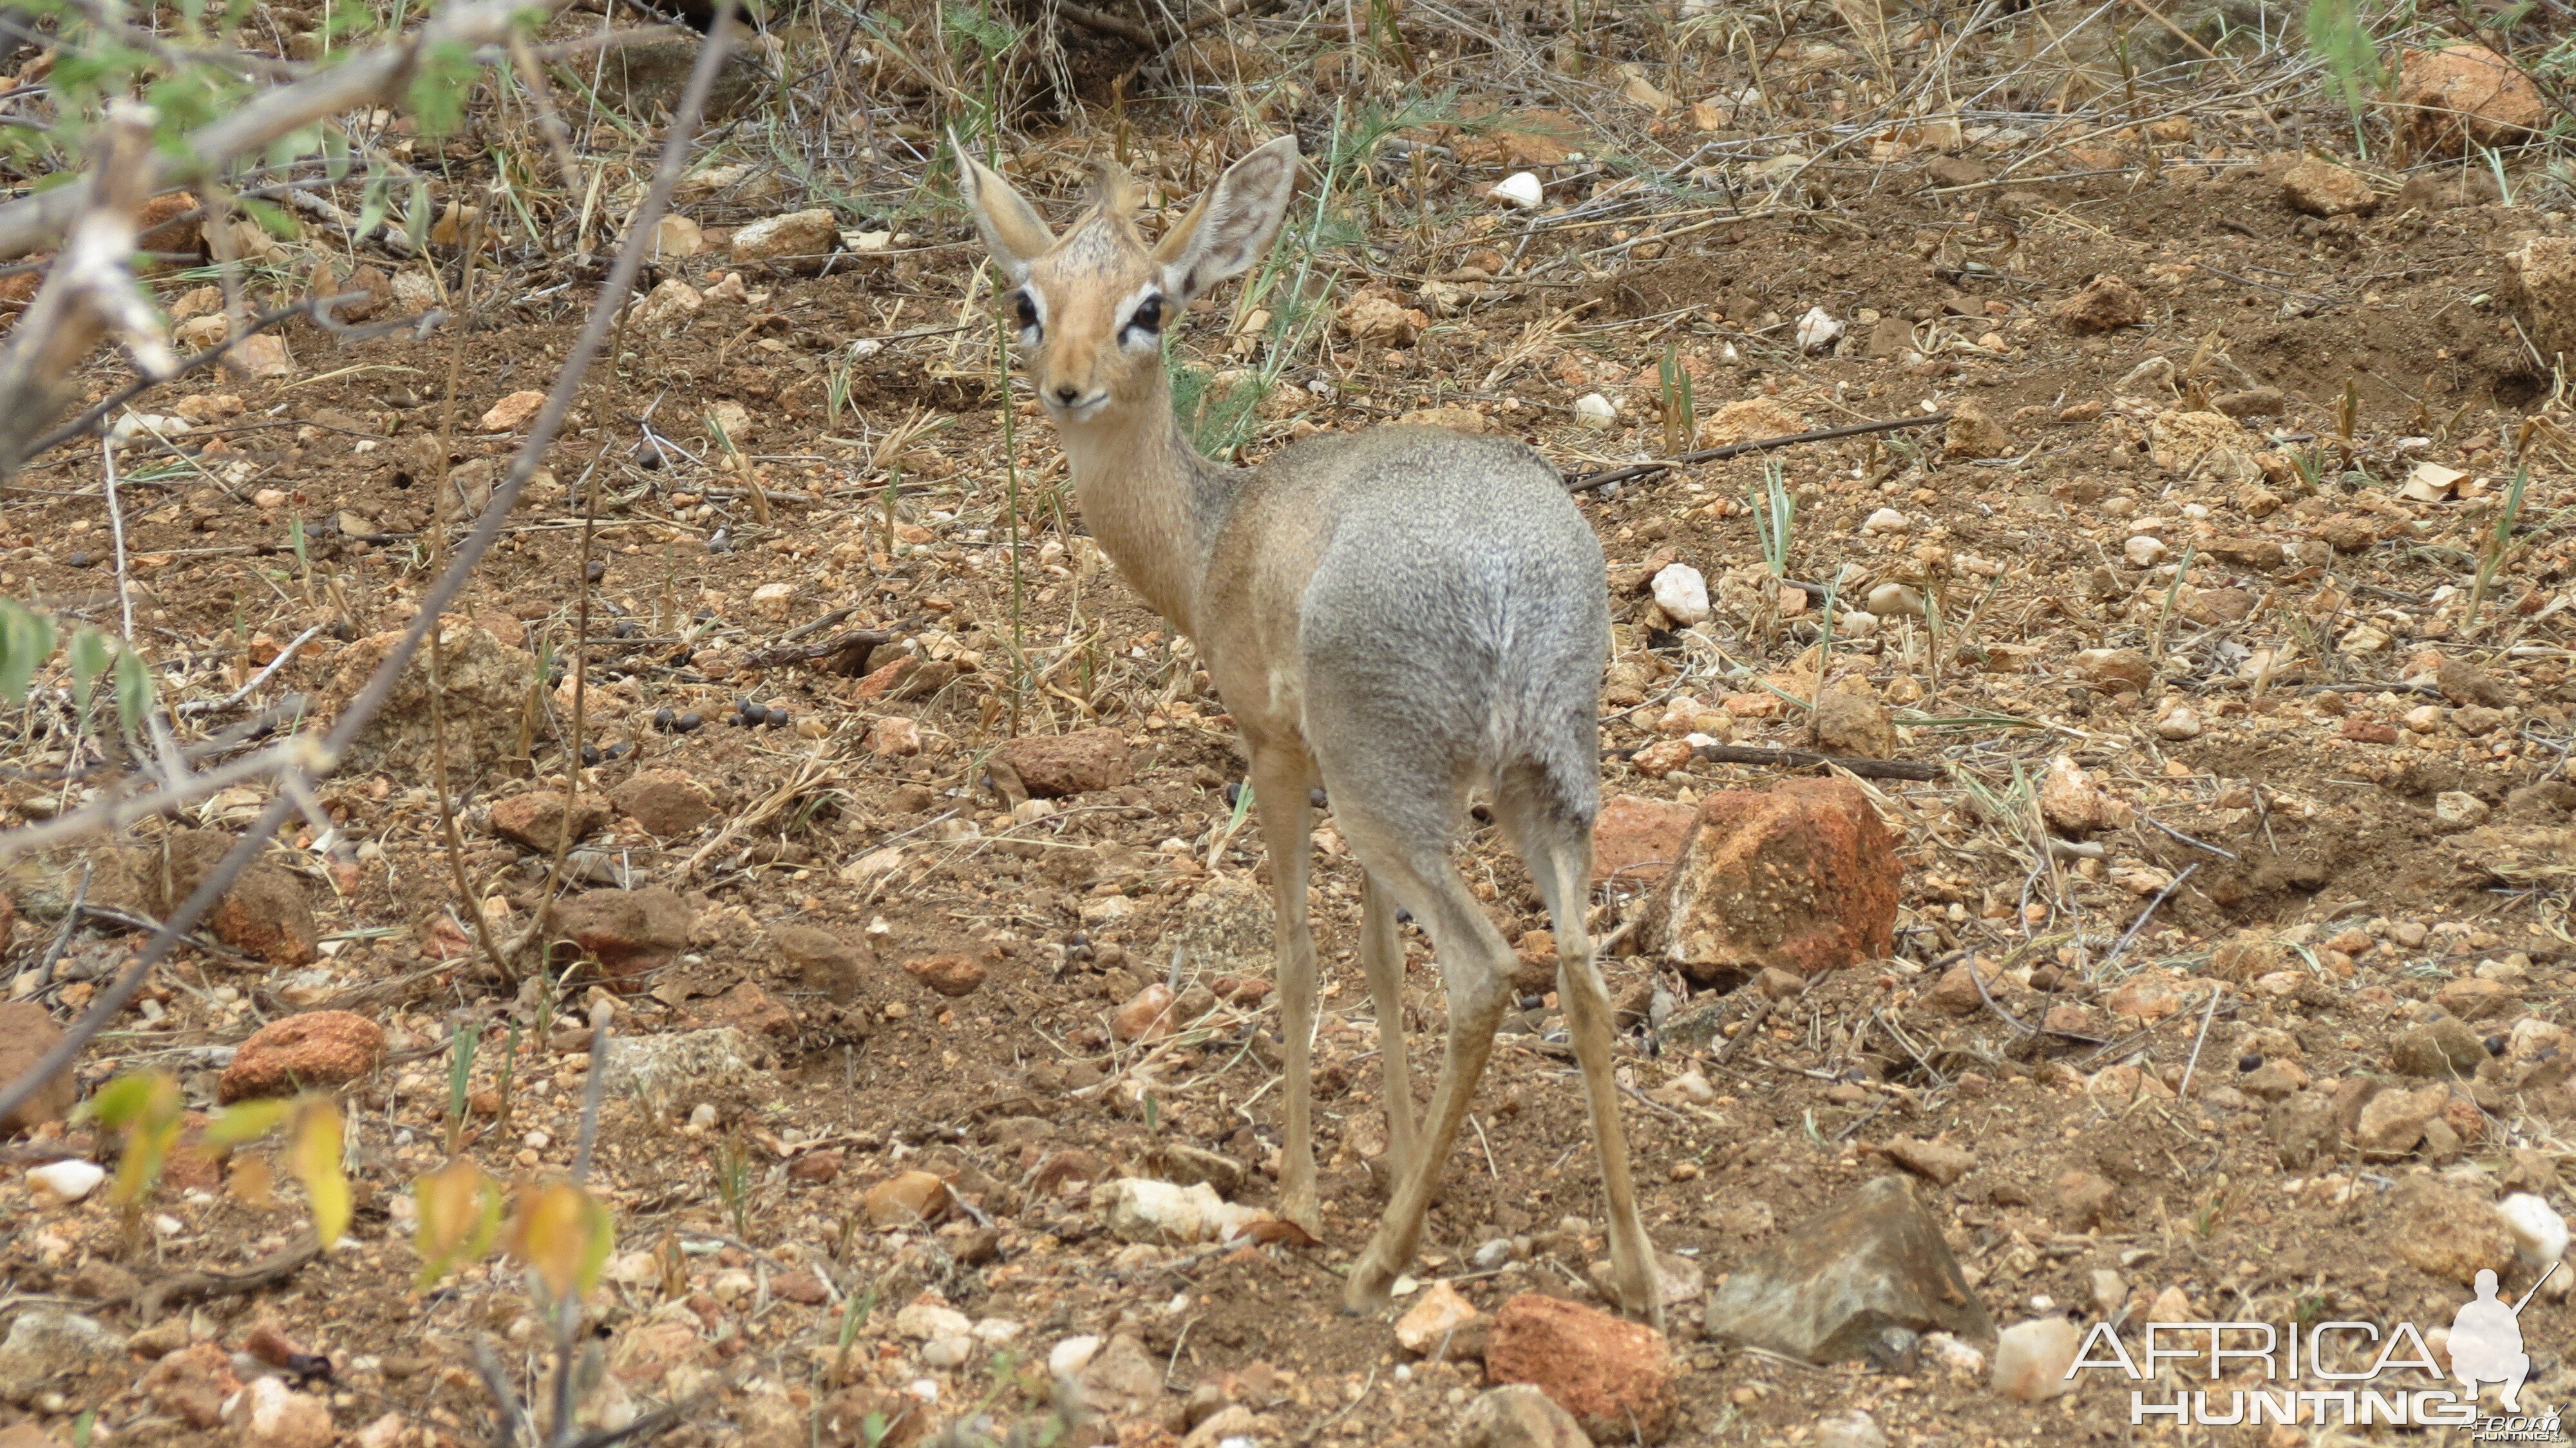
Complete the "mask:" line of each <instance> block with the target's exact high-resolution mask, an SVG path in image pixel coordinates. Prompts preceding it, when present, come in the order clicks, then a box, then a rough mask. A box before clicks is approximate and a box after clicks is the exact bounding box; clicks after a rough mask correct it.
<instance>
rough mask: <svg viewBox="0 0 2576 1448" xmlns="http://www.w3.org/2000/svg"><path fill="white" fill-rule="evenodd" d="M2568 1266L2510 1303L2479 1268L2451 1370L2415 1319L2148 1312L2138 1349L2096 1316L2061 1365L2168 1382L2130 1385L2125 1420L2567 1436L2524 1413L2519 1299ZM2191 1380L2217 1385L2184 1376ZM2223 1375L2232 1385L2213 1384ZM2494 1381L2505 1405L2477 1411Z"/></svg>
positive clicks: (2527, 1361)
mask: <svg viewBox="0 0 2576 1448" xmlns="http://www.w3.org/2000/svg"><path fill="white" fill-rule="evenodd" d="M2564 1266H2565V1264H2564V1263H2552V1264H2551V1266H2550V1269H2549V1271H2547V1272H2544V1273H2542V1274H2541V1275H2540V1280H2539V1281H2537V1282H2534V1283H2532V1284H2531V1286H2530V1288H2529V1289H2528V1290H2526V1291H2525V1292H2524V1293H2523V1294H2522V1296H2521V1298H2520V1299H2519V1300H2517V1301H2514V1302H2506V1301H2505V1300H2504V1299H2503V1298H2502V1297H2500V1296H2498V1294H2497V1287H2498V1281H2497V1277H2496V1274H2495V1273H2494V1272H2491V1271H2481V1272H2479V1273H2478V1275H2477V1280H2476V1287H2475V1290H2476V1293H2477V1295H2476V1296H2474V1297H2472V1298H2471V1299H2470V1300H2469V1301H2467V1302H2466V1303H2463V1304H2461V1306H2460V1310H2459V1311H2458V1312H2457V1313H2455V1314H2453V1316H2452V1318H2451V1326H2450V1333H2449V1342H2448V1344H2447V1349H2448V1350H2447V1357H2448V1359H2449V1361H2448V1370H2447V1371H2445V1364H2444V1361H2443V1358H2444V1356H2445V1354H2441V1353H2436V1352H2435V1351H2434V1349H2433V1346H2432V1344H2430V1343H2428V1342H2427V1341H2426V1340H2425V1337H2424V1334H2423V1333H2422V1332H2419V1331H2418V1330H2417V1329H2416V1327H2415V1324H2413V1323H2411V1322H2398V1323H2395V1324H2391V1325H2389V1326H2387V1327H2385V1328H2383V1327H2382V1326H2381V1325H2380V1324H2378V1323H2373V1322H2360V1321H2352V1320H2344V1321H2337V1322H2318V1323H2296V1322H2291V1323H2269V1322H2149V1323H2145V1324H2140V1325H2135V1326H2133V1327H2132V1331H2133V1332H2136V1333H2137V1334H2138V1335H2139V1338H2140V1341H2139V1347H2140V1349H2141V1350H2140V1351H2139V1352H2138V1353H2137V1355H2136V1356H2134V1357H2133V1356H2132V1355H2131V1353H2130V1350H2129V1345H2128V1343H2126V1342H2124V1341H2123V1340H2122V1339H2121V1336H2120V1332H2119V1330H2118V1328H2117V1327H2116V1326H2115V1325H2114V1324H2112V1323H2109V1322H2101V1323H2096V1324H2094V1326H2093V1329H2092V1331H2091V1332H2090V1333H2088V1334H2087V1335H2086V1336H2085V1339H2084V1344H2083V1346H2082V1347H2081V1348H2080V1349H2079V1350H2078V1351H2077V1353H2076V1355H2075V1361H2074V1362H2073V1363H2072V1364H2071V1365H2070V1366H2069V1367H2068V1368H2067V1370H2066V1372H2067V1376H2068V1377H2070V1378H2072V1377H2073V1376H2074V1375H2075V1374H2077V1373H2079V1372H2083V1371H2086V1370H2088V1369H2096V1370H2098V1369H2101V1368H2116V1369H2118V1370H2119V1371H2121V1372H2122V1373H2125V1374H2126V1375H2127V1376H2128V1377H2129V1379H2130V1380H2131V1381H2132V1382H2135V1383H2139V1384H2142V1385H2144V1384H2150V1383H2155V1382H2158V1381H2160V1380H2161V1381H2162V1382H2165V1383H2168V1384H2170V1385H2171V1386H2170V1387H2168V1388H2167V1389H2166V1390H2165V1391H2163V1392H2162V1393H2161V1394H2159V1395H2156V1396H2160V1397H2161V1398H2162V1401H2157V1400H2156V1396H2151V1395H2150V1392H2149V1390H2147V1389H2146V1388H2144V1387H2143V1386H2142V1387H2140V1388H2138V1389H2133V1390H2132V1391H2131V1392H2130V1394H2129V1421H2130V1423H2132V1424H2133V1425H2140V1426H2143V1425H2145V1424H2148V1423H2151V1422H2154V1421H2156V1420H2158V1419H2168V1420H2171V1421H2172V1422H2173V1423H2175V1424H2177V1425H2185V1426H2191V1427H2230V1426H2234V1425H2237V1424H2245V1425H2248V1426H2253V1425H2260V1424H2264V1423H2274V1424H2279V1425H2282V1426H2285V1427H2288V1426H2298V1425H2314V1426H2328V1425H2332V1426H2339V1427H2364V1426H2369V1425H2373V1424H2385V1425H2388V1426H2390V1427H2418V1428H2422V1427H2459V1428H2468V1429H2470V1430H2471V1432H2470V1434H2469V1437H2470V1439H2471V1441H2473V1442H2479V1443H2563V1442H2565V1441H2567V1434H2566V1433H2565V1431H2563V1429H2562V1428H2561V1426H2560V1423H2559V1416H2558V1413H2557V1411H2556V1410H2555V1409H2539V1410H2534V1411H2530V1412H2526V1411H2525V1410H2524V1407H2523V1404H2522V1389H2523V1383H2524V1381H2525V1380H2526V1379H2527V1378H2529V1377H2530V1375H2531V1355H2530V1354H2529V1353H2528V1352H2526V1351H2524V1349H2523V1339H2522V1310H2523V1308H2525V1307H2526V1306H2529V1305H2530V1303H2531V1299H2532V1298H2533V1297H2534V1296H2535V1295H2537V1294H2538V1293H2539V1291H2540V1289H2541V1287H2542V1286H2543V1285H2545V1284H2546V1283H2547V1282H2548V1281H2549V1280H2550V1278H2552V1277H2553V1276H2555V1275H2556V1274H2557V1273H2558V1272H2559V1271H2561V1270H2562V1269H2563V1268H2564ZM2141 1364H2143V1366H2141ZM2409 1369H2411V1370H2412V1371H2411V1372H2409V1371H2407V1370H2409ZM2194 1379H2199V1380H2201V1381H2203V1382H2206V1383H2208V1384H2210V1385H2211V1387H2212V1388H2216V1389H2217V1390H2216V1391H2210V1390H2208V1389H2198V1390H2195V1389H2191V1388H2189V1387H2187V1386H2186V1385H2187V1384H2189V1383H2190V1382H2191V1381H2192V1380H2194ZM2222 1381H2227V1382H2229V1383H2230V1384H2231V1385H2230V1386H2227V1387H2219V1386H2218V1385H2219V1384H2220V1383H2221V1382H2222ZM2431 1383H2439V1384H2442V1386H2439V1387H2433V1386H2427V1384H2431ZM2454 1383H2456V1384H2457V1386H2456V1387H2455V1386H2452V1384H2454ZM2490 1384H2491V1385H2494V1386H2497V1387H2499V1388H2500V1389H2501V1392H2500V1393H2499V1394H2498V1398H2499V1400H2500V1402H2501V1405H2502V1407H2503V1409H2504V1412H2505V1414H2506V1415H2507V1416H2494V1415H2485V1414H2481V1413H2480V1412H2479V1410H2478V1390H2479V1388H2480V1387H2481V1386H2483V1385H2490Z"/></svg>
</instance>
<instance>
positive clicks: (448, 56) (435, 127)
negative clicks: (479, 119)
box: [411, 40, 478, 141]
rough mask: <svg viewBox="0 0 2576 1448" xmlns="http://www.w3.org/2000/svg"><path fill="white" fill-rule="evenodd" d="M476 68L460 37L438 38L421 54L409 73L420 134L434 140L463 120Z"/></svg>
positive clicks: (414, 111) (468, 50)
mask: <svg viewBox="0 0 2576 1448" xmlns="http://www.w3.org/2000/svg"><path fill="white" fill-rule="evenodd" d="M477 70H478V67H477V66H476V65H475V64H474V52H473V50H472V49H470V48H469V47H468V46H466V44H465V43H464V42H463V41H458V40H449V41H442V42H440V43H439V44H437V45H433V46H431V47H430V48H429V51H428V53H427V54H425V55H423V56H421V58H420V66H419V69H418V70H416V71H415V72H413V74H412V81H411V110H412V114H413V115H414V116H415V117H416V118H418V120H419V122H420V133H421V135H422V136H423V137H425V138H427V139H429V140H433V141H434V140H437V139H439V138H440V137H442V136H445V135H446V134H447V133H449V132H450V131H453V130H455V129H456V128H457V127H458V126H459V125H462V124H463V123H464V121H465V101H466V98H467V96H469V95H470V94H472V92H473V89H474V77H475V74H476V72H477Z"/></svg>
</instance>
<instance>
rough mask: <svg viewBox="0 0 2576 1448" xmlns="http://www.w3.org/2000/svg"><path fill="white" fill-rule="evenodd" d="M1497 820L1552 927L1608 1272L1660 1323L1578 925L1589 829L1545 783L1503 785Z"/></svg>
mask: <svg viewBox="0 0 2576 1448" xmlns="http://www.w3.org/2000/svg"><path fill="white" fill-rule="evenodd" d="M1498 804H1500V805H1501V809H1500V811H1499V812H1500V813H1501V814H1502V816H1503V824H1504V827H1505V829H1506V830H1508V831H1509V832H1510V833H1511V835H1512V838H1513V842H1514V843H1515V844H1516V845H1518V846H1519V847H1520V852H1521V859H1522V860H1523V861H1524V862H1525V863H1527V864H1528V866H1529V872H1530V878H1531V879H1532V880H1533V881H1535V882H1536V883H1537V885H1538V893H1539V898H1540V899H1541V900H1543V901H1545V902H1546V904H1547V918H1548V923H1549V924H1550V925H1551V926H1553V927H1555V930H1556V942H1557V944H1556V990H1557V999H1558V1000H1560V1001H1562V1002H1563V1003H1564V1005H1565V1021H1566V1025H1567V1027H1568V1028H1569V1029H1570V1030H1571V1031H1572V1033H1573V1036H1574V1055H1575V1059H1576V1060H1578V1061H1580V1062H1581V1063H1582V1065H1583V1090H1584V1095H1585V1097H1586V1098H1587V1099H1588V1103H1589V1105H1590V1106H1591V1108H1592V1143H1593V1147H1594V1149H1595V1150H1596V1151H1597V1152H1598V1153H1599V1155H1600V1158H1601V1191H1602V1195H1603V1196H1604V1197H1606V1198H1607V1199H1608V1201H1609V1208H1610V1272H1611V1283H1612V1287H1613V1289H1614V1290H1615V1291H1616V1292H1617V1293H1618V1295H1619V1303H1620V1306H1621V1307H1623V1308H1624V1309H1626V1311H1627V1313H1628V1315H1629V1316H1630V1317H1633V1318H1636V1319H1638V1320H1640V1321H1643V1322H1647V1323H1651V1324H1653V1325H1654V1326H1655V1327H1656V1328H1658V1329H1661V1328H1662V1327H1663V1325H1664V1304H1663V1293H1662V1291H1661V1290H1660V1286H1659V1284H1658V1283H1657V1281H1656V1274H1655V1262H1654V1247H1653V1246H1652V1244H1650V1243H1649V1242H1648V1241H1647V1240H1646V1224H1645V1220H1644V1218H1642V1217H1641V1216H1640V1215H1639V1214H1638V1211H1637V1188H1636V1181H1635V1179H1634V1178H1633V1177H1632V1176H1630V1174H1629V1170H1628V1138H1627V1135H1626V1133H1625V1132H1623V1131H1621V1130H1620V1128H1619V1085H1618V1082H1617V1080H1616V1079H1614V1078H1613V1076H1612V1074H1611V1071H1612V1064H1611V1060H1610V1049H1611V1038H1612V1032H1611V1018H1610V996H1609V992H1607V991H1605V990H1603V989H1602V986H1601V974H1600V972H1599V971H1597V970H1595V969H1594V968H1593V965H1592V937H1591V936H1590V935H1589V934H1588V933H1587V932H1586V931H1585V930H1584V928H1583V906H1584V901H1585V899H1586V898H1587V897H1588V896H1589V895H1590V893H1591V890H1590V882H1591V877H1592V838H1591V831H1590V830H1589V829H1587V828H1585V827H1584V826H1583V825H1581V824H1579V823H1576V822H1573V821H1567V820H1563V819H1560V818H1558V817H1557V812H1556V811H1555V810H1553V809H1551V808H1550V806H1549V803H1548V800H1547V796H1546V794H1545V793H1544V792H1543V791H1524V790H1507V791H1505V792H1504V798H1503V799H1502V800H1500V801H1498Z"/></svg>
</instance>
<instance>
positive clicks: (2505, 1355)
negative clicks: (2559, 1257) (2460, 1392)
mask: <svg viewBox="0 0 2576 1448" xmlns="http://www.w3.org/2000/svg"><path fill="white" fill-rule="evenodd" d="M2554 1271H2555V1269H2554V1268H2553V1269H2552V1272H2544V1273H2542V1274H2541V1276H2540V1282H2546V1281H2548V1280H2549V1278H2550V1276H2551V1275H2552V1273H2553V1272H2554ZM2540 1282H2534V1283H2533V1284H2531V1292H2526V1293H2524V1294H2522V1301H2521V1302H2517V1303H2515V1304H2514V1305H2513V1306H2511V1307H2507V1306H2505V1305H2504V1304H2503V1303H2502V1302H2499V1301H2497V1300H2496V1275H2495V1273H2494V1272H2492V1271H2490V1270H2488V1269H2486V1268H2483V1267H2482V1268H2480V1269H2478V1284H2477V1290H2478V1295H2477V1296H2476V1297H2475V1298H2474V1299H2472V1300H2470V1301H2468V1302H2465V1303H2463V1304H2461V1306H2460V1311H2459V1314H2458V1315H2457V1316H2455V1317H2453V1318H2452V1319H2451V1375H2452V1376H2453V1377H2456V1378H2458V1379H2459V1380H2460V1382H2461V1384H2462V1385H2463V1386H2465V1387H2467V1388H2468V1390H2469V1395H2470V1396H2471V1397H2475V1396H2477V1391H2478V1384H2480V1383H2502V1384H2504V1410H2505V1411H2506V1412H2508V1413H2519V1412H2521V1411H2522V1380H2523V1379H2524V1378H2526V1377H2529V1376H2530V1375H2531V1355H2530V1354H2529V1353H2526V1352H2524V1351H2523V1350H2522V1309H2523V1307H2524V1305H2525V1304H2527V1303H2529V1302H2530V1301H2531V1294H2532V1292H2538V1291H2539V1290H2540Z"/></svg>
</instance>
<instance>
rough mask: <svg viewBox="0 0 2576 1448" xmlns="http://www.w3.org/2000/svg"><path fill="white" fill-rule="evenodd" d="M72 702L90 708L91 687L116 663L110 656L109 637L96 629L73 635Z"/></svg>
mask: <svg viewBox="0 0 2576 1448" xmlns="http://www.w3.org/2000/svg"><path fill="white" fill-rule="evenodd" d="M71 653H72V701H73V702H74V703H76V704H78V705H79V706H80V707H81V708H82V709H84V710H86V709H88V708H89V686H90V685H92V684H94V683H96V682H98V676H99V675H101V674H104V673H106V672H107V670H108V666H109V665H111V664H112V663H114V662H115V660H114V658H113V657H112V656H111V655H110V654H109V652H108V647H107V636H106V635H105V634H102V633H100V632H99V631H98V630H97V629H94V628H85V629H82V630H81V631H80V632H79V633H76V634H74V635H72V650H71Z"/></svg>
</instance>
